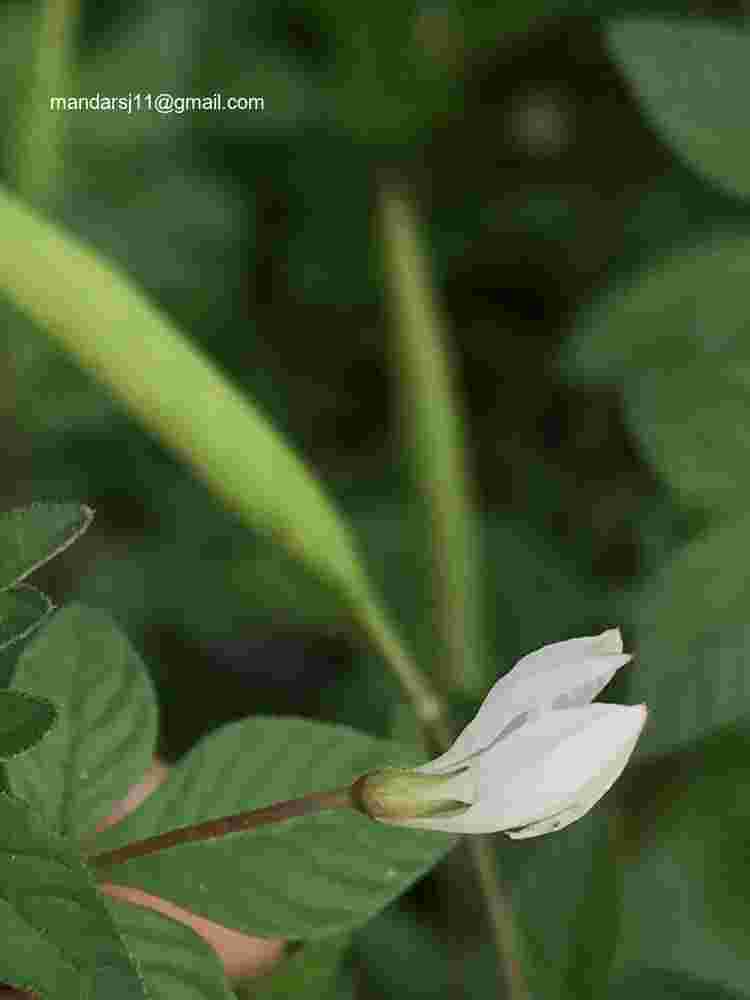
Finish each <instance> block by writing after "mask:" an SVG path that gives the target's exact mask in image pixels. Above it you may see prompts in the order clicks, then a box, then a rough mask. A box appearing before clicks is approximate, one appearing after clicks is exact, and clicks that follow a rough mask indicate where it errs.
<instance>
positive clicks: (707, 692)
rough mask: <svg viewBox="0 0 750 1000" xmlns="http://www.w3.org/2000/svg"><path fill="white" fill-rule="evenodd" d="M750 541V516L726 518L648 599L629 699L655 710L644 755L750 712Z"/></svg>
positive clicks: (641, 608) (657, 580) (674, 563)
mask: <svg viewBox="0 0 750 1000" xmlns="http://www.w3.org/2000/svg"><path fill="white" fill-rule="evenodd" d="M748 544H750V516H747V515H746V516H744V517H742V518H740V519H739V520H731V521H723V522H722V523H721V524H720V525H719V526H717V527H715V528H711V529H709V530H708V531H707V532H706V533H705V534H704V535H702V536H701V537H699V538H697V539H695V540H694V541H693V542H691V543H690V544H689V545H687V546H686V547H685V548H683V549H682V550H681V551H680V552H679V553H678V554H677V555H676V556H675V557H674V558H673V559H672V560H671V561H670V562H668V563H667V565H666V566H664V567H663V568H662V569H661V570H660V571H659V572H658V573H657V574H656V575H655V576H654V577H653V578H652V579H651V580H650V581H649V582H648V583H647V585H646V586H645V588H644V590H643V592H642V593H641V594H640V597H639V600H638V606H637V610H636V616H637V617H636V620H637V624H638V638H637V654H638V662H637V663H636V664H635V665H634V667H633V668H632V670H631V671H630V672H629V675H628V678H629V683H630V687H629V694H630V695H631V696H632V697H634V698H635V699H637V700H642V701H645V702H646V703H647V704H648V706H649V709H650V710H651V713H652V719H653V725H651V726H649V727H648V728H647V730H646V732H645V733H644V739H643V745H642V748H641V750H648V751H651V752H653V751H663V750H668V749H671V748H673V747H676V746H679V745H680V744H684V743H686V742H689V741H691V740H693V739H695V738H696V737H697V736H699V735H701V734H704V733H706V732H707V731H708V730H709V729H711V728H713V727H715V726H718V725H722V724H724V723H727V722H731V721H732V720H735V719H737V718H738V717H740V716H742V715H745V714H747V713H748V712H750V673H749V672H748V669H747V650H748V642H749V641H750V628H749V627H748V624H747V620H748V612H749V610H750V573H749V572H748V568H747V566H746V564H745V561H744V559H743V558H742V557H741V555H740V554H741V553H742V552H743V551H744V550H745V548H746V546H747V545H748Z"/></svg>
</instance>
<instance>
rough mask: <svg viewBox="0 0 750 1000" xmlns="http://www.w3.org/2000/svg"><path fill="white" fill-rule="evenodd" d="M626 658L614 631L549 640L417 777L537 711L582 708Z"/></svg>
mask: <svg viewBox="0 0 750 1000" xmlns="http://www.w3.org/2000/svg"><path fill="white" fill-rule="evenodd" d="M630 659H631V657H630V655H629V654H627V653H623V652H622V637H621V635H620V631H619V629H608V630H607V631H606V632H602V633H601V634H600V635H596V636H584V637H583V638H579V639H567V640H566V641H565V642H555V643H552V645H550V646H544V647H543V648H542V649H537V650H536V651H535V652H533V653H529V654H528V655H527V656H524V657H523V658H522V659H521V660H519V661H518V663H517V664H516V665H515V667H513V669H512V670H510V671H509V672H508V673H507V674H505V676H504V677H501V678H500V680H499V681H497V682H496V683H495V685H494V687H493V688H492V689H491V690H490V693H489V694H488V695H487V697H486V698H485V700H484V702H483V703H482V705H481V707H480V709H479V711H478V712H477V714H476V715H475V716H474V718H473V719H472V721H471V722H470V723H469V725H468V726H467V727H466V728H465V729H464V730H463V732H462V733H461V734H460V736H459V737H458V739H457V740H456V742H455V743H454V744H453V746H452V747H451V748H450V750H448V751H447V752H446V753H444V754H442V755H441V756H440V757H437V758H436V759H435V760H433V761H430V763H429V764H424V765H423V766H422V767H420V768H418V770H420V771H421V772H422V773H423V774H440V773H442V772H444V771H449V770H452V769H453V768H454V767H456V766H457V765H458V764H460V763H462V762H464V761H465V760H466V758H467V757H470V756H471V755H472V754H476V753H478V752H479V751H481V750H486V749H487V748H488V747H489V746H491V745H492V744H493V743H494V742H496V741H497V740H498V739H499V738H500V737H501V736H502V737H503V738H506V737H507V736H508V735H509V734H510V733H511V732H512V731H513V730H514V729H515V728H517V727H518V726H520V725H522V724H523V723H525V722H528V721H530V720H532V719H534V718H536V717H537V716H538V715H539V713H540V712H542V711H546V710H548V709H550V708H573V707H575V706H578V705H587V704H588V703H589V702H590V701H591V700H592V699H593V698H595V697H596V696H597V695H598V694H599V692H600V691H601V690H602V688H604V687H605V686H606V685H607V684H608V683H609V682H610V681H611V680H612V678H613V677H614V675H615V673H617V671H618V670H619V669H620V667H622V666H624V665H625V664H626V663H627V662H628V660H630Z"/></svg>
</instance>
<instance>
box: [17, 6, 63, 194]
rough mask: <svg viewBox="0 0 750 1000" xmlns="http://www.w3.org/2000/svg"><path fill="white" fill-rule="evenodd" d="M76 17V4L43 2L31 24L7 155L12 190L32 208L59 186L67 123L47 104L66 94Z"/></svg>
mask: <svg viewBox="0 0 750 1000" xmlns="http://www.w3.org/2000/svg"><path fill="white" fill-rule="evenodd" d="M79 14H80V0H46V2H45V3H44V4H43V5H42V6H41V9H40V10H39V11H38V13H37V15H36V19H35V20H36V38H35V46H34V52H33V53H32V55H31V58H30V60H29V64H30V69H29V76H28V78H27V81H26V93H25V94H24V95H23V96H22V98H21V100H20V101H19V103H18V107H19V112H18V117H17V120H16V122H15V123H14V124H15V128H14V130H12V131H11V135H12V140H11V141H12V142H13V143H14V145H13V147H12V148H11V149H10V150H9V151H8V153H9V170H10V175H11V177H12V178H13V180H14V181H15V185H16V188H17V190H18V191H19V192H20V193H21V194H22V195H23V197H24V198H26V199H27V200H28V201H30V202H31V203H32V204H36V205H44V204H47V203H49V202H51V201H52V200H53V198H54V196H55V194H56V192H57V191H58V190H59V188H60V185H61V181H62V176H63V171H64V166H65V132H66V124H67V121H66V115H65V113H64V112H63V111H52V110H51V108H50V98H51V97H65V96H69V95H70V94H71V93H72V87H73V82H74V79H75V71H74V61H75V60H74V56H75V53H74V49H75V36H76V29H77V26H78V18H79Z"/></svg>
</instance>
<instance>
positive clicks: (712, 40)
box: [609, 19, 750, 198]
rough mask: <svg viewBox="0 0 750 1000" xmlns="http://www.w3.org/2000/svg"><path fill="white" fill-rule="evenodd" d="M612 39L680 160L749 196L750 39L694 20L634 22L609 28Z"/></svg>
mask: <svg viewBox="0 0 750 1000" xmlns="http://www.w3.org/2000/svg"><path fill="white" fill-rule="evenodd" d="M609 40H610V44H611V46H612V49H613V51H614V53H615V56H616V58H617V59H618V60H619V62H620V63H621V65H622V67H623V68H624V70H625V72H626V73H627V74H628V76H629V77H630V79H631V81H632V82H633V84H634V86H635V90H636V93H637V94H638V96H639V97H640V98H641V100H642V101H643V104H644V106H645V110H646V113H647V114H648V116H649V118H650V119H651V121H652V122H653V124H654V125H655V126H656V128H657V129H659V131H660V132H662V133H663V135H664V137H665V139H666V140H667V141H668V142H669V143H670V145H672V146H674V148H675V149H676V151H677V152H678V153H679V155H680V156H682V157H683V158H684V159H685V160H687V162H688V163H690V164H691V165H692V166H693V167H695V168H696V169H697V170H698V171H700V172H701V173H702V174H703V175H704V176H705V177H707V178H708V179H710V180H712V181H714V182H715V183H717V184H719V185H721V186H722V187H724V188H726V189H727V190H728V191H730V192H732V193H734V194H738V195H740V196H742V197H745V198H747V197H748V196H750V134H748V129H747V119H746V115H745V108H744V104H743V95H744V93H745V91H746V89H747V65H748V62H750V37H749V36H748V35H747V33H745V32H742V31H738V30H733V29H732V28H731V27H728V26H726V25H719V24H712V23H711V22H710V21H705V22H703V23H696V22H695V20H694V19H691V20H690V21H669V22H662V21H656V20H653V21H647V20H632V21H630V20H628V21H623V22H621V23H619V24H614V25H611V26H610V29H609Z"/></svg>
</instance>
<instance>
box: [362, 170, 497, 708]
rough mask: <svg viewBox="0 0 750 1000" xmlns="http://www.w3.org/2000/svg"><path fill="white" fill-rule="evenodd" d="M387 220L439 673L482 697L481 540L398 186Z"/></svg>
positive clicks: (437, 329) (423, 259)
mask: <svg viewBox="0 0 750 1000" xmlns="http://www.w3.org/2000/svg"><path fill="white" fill-rule="evenodd" d="M380 218H381V228H382V238H383V243H384V251H385V263H386V278H387V281H388V282H389V285H390V290H391V293H392V299H393V308H394V313H395V320H396V327H397V330H396V336H395V338H394V355H395V359H396V367H397V371H398V376H399V389H400V404H401V406H400V409H401V413H400V417H401V420H402V422H403V426H404V430H405V437H406V440H407V443H408V446H409V452H410V456H411V459H412V463H413V465H414V472H415V479H416V483H417V486H418V488H419V489H420V490H421V491H422V493H423V495H424V497H425V500H426V502H427V507H428V511H429V520H430V547H431V564H432V584H433V595H432V596H433V602H434V607H435V626H436V629H437V632H438V636H439V643H438V662H437V664H436V666H437V673H438V676H439V677H440V678H441V679H442V681H443V684H444V686H445V688H446V689H447V690H456V689H457V690H459V691H462V692H463V693H464V694H466V695H468V696H469V697H470V698H477V697H479V696H480V695H482V694H483V693H484V691H485V689H486V681H485V678H484V676H483V674H484V671H483V669H482V647H481V628H480V617H481V615H480V607H479V605H480V585H479V574H478V565H477V539H476V535H475V522H474V516H473V512H472V505H471V503H470V500H469V483H468V475H467V468H466V446H465V433H464V427H463V419H462V414H461V412H460V408H459V404H458V400H457V395H456V391H455V378H454V366H453V365H452V364H451V357H450V353H449V348H448V336H447V334H446V331H445V329H444V323H443V318H442V315H441V311H440V309H439V307H438V303H437V301H436V296H435V293H434V291H433V282H432V279H431V275H430V273H429V262H428V257H427V254H426V252H425V250H424V248H423V247H422V246H421V245H420V240H419V237H418V232H417V222H416V219H415V216H414V213H413V211H412V209H411V206H410V205H409V203H408V202H407V200H406V198H405V197H403V196H402V195H401V194H400V193H399V192H398V191H397V190H396V189H394V188H385V189H384V190H383V191H382V192H381V197H380Z"/></svg>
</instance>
